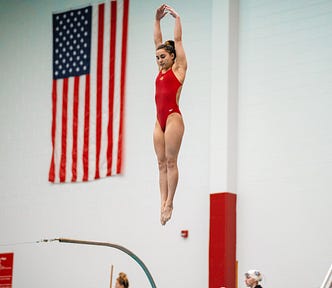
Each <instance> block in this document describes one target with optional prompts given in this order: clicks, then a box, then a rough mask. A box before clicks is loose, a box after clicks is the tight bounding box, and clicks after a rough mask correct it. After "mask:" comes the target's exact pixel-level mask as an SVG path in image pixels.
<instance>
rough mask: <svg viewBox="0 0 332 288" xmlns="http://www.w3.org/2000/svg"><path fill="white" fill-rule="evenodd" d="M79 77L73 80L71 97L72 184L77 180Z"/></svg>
mask: <svg viewBox="0 0 332 288" xmlns="http://www.w3.org/2000/svg"><path fill="white" fill-rule="evenodd" d="M79 85H80V77H78V76H76V77H75V78H74V97H73V150H72V179H71V181H72V182H75V181H76V179H77V135H78V101H79V99H78V98H79V94H78V93H79Z"/></svg>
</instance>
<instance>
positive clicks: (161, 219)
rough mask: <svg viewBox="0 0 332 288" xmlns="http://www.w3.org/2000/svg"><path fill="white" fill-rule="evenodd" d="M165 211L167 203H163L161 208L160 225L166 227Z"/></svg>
mask: <svg viewBox="0 0 332 288" xmlns="http://www.w3.org/2000/svg"><path fill="white" fill-rule="evenodd" d="M164 209H165V203H161V207H160V223H161V225H165V224H166V221H165V220H164V217H163V215H164Z"/></svg>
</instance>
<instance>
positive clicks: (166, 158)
mask: <svg viewBox="0 0 332 288" xmlns="http://www.w3.org/2000/svg"><path fill="white" fill-rule="evenodd" d="M167 13H169V14H170V15H172V16H173V17H174V19H175V26H174V41H172V40H168V41H166V42H165V43H163V42H162V33H161V28H160V20H161V19H162V18H163V17H164V16H165V15H166V14H167ZM154 43H155V46H156V60H157V64H158V68H159V73H158V75H157V78H156V94H155V101H156V109H157V121H156V124H155V128H154V133H153V143H154V149H155V152H156V155H157V159H158V166H159V188H160V198H161V214H160V222H161V224H162V225H165V224H166V222H167V221H168V220H169V219H170V218H171V216H172V211H173V199H174V195H175V190H176V186H177V183H178V175H179V173H178V166H177V158H178V154H179V150H180V146H181V141H182V137H183V133H184V123H183V119H182V115H181V112H180V110H179V106H178V104H179V99H180V94H181V89H182V85H183V82H184V79H185V77H186V71H187V59H186V54H185V52H184V49H183V46H182V26H181V20H180V16H179V14H178V13H177V12H176V11H175V10H174V9H173V8H172V7H170V6H168V5H166V4H163V5H162V6H160V7H159V8H158V9H157V11H156V19H155V23H154Z"/></svg>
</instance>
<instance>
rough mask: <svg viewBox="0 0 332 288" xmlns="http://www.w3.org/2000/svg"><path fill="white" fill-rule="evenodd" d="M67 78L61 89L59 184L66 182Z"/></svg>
mask: <svg viewBox="0 0 332 288" xmlns="http://www.w3.org/2000/svg"><path fill="white" fill-rule="evenodd" d="M67 110H68V78H65V79H63V88H62V122H61V125H62V126H61V127H62V128H61V159H60V173H59V175H60V182H65V181H66V160H67V121H68V115H67Z"/></svg>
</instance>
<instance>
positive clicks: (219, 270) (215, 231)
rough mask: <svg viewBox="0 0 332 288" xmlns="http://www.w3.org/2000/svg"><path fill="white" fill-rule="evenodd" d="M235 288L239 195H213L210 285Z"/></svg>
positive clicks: (213, 287)
mask: <svg viewBox="0 0 332 288" xmlns="http://www.w3.org/2000/svg"><path fill="white" fill-rule="evenodd" d="M220 287H226V288H235V287H236V194H233V193H229V192H222V193H215V194H210V247H209V288H220Z"/></svg>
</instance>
